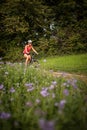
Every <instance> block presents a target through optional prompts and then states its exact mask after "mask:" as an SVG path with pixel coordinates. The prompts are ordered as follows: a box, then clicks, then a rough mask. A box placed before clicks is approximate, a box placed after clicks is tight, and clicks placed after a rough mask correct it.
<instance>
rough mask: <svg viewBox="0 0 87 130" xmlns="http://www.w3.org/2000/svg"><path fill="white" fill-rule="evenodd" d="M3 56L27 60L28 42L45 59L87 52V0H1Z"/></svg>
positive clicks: (0, 55) (0, 44)
mask: <svg viewBox="0 0 87 130" xmlns="http://www.w3.org/2000/svg"><path fill="white" fill-rule="evenodd" d="M0 17H1V20H0V57H3V59H5V60H11V61H18V60H21V59H22V58H23V54H22V51H23V48H24V46H25V44H26V42H27V40H29V39H31V40H32V41H33V46H34V47H35V48H36V50H37V51H38V52H39V54H40V57H41V56H51V55H71V54H81V53H86V52H87V0H0Z"/></svg>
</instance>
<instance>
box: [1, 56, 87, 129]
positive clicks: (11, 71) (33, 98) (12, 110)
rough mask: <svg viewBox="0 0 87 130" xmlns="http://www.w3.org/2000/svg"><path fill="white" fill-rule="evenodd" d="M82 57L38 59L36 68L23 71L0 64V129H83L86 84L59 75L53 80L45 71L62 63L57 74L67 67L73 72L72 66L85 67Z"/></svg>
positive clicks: (86, 108) (21, 66)
mask: <svg viewBox="0 0 87 130" xmlns="http://www.w3.org/2000/svg"><path fill="white" fill-rule="evenodd" d="M86 56H87V55H81V56H80V55H78V57H79V58H80V59H81V60H78V61H79V62H77V60H76V59H78V58H77V55H76V57H75V55H74V56H65V57H54V58H53V59H52V58H46V59H45V60H44V59H41V60H40V61H39V62H40V66H35V65H34V64H32V65H30V66H28V67H27V68H25V66H24V64H22V63H14V64H13V63H6V64H5V65H4V64H1V65H0V130H12V129H14V130H48V129H49V130H77V129H79V130H82V129H83V130H85V129H87V125H86V124H87V84H85V83H84V82H82V81H80V80H77V79H75V78H72V79H65V77H63V75H62V77H59V78H56V77H53V76H52V75H50V74H49V73H47V71H45V70H50V69H53V70H55V71H59V70H60V69H58V68H59V66H61V63H62V62H63V64H62V67H61V71H68V70H67V67H68V68H69V70H70V72H75V68H76V66H77V68H78V66H79V68H80V66H82V67H83V66H84V67H86V65H85V63H86V60H85V59H84V58H86ZM71 57H72V60H73V59H75V61H76V62H75V61H72V60H71ZM83 57H84V58H83ZM66 59H67V62H66V63H65V66H64V60H65V61H66ZM83 59H84V60H83ZM83 61H84V62H83ZM80 62H81V63H80ZM82 62H83V63H82ZM58 63H59V64H58ZM71 63H72V67H73V71H71V68H72V67H71V65H70V64H71ZM77 63H78V64H80V65H78V64H77ZM57 65H58V67H57ZM74 67H75V68H74ZM84 67H83V68H84ZM78 72H79V73H84V74H85V71H84V72H83V71H80V70H79V69H78Z"/></svg>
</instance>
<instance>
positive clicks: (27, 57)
mask: <svg viewBox="0 0 87 130" xmlns="http://www.w3.org/2000/svg"><path fill="white" fill-rule="evenodd" d="M24 57H25V58H26V60H25V66H27V65H28V62H30V60H31V56H30V55H27V54H24Z"/></svg>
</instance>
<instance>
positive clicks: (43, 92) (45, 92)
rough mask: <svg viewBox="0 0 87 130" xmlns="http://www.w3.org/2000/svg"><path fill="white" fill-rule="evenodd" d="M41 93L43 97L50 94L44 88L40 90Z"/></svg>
mask: <svg viewBox="0 0 87 130" xmlns="http://www.w3.org/2000/svg"><path fill="white" fill-rule="evenodd" d="M40 94H41V95H42V96H43V97H47V96H48V95H49V93H48V92H47V90H42V91H41V92H40Z"/></svg>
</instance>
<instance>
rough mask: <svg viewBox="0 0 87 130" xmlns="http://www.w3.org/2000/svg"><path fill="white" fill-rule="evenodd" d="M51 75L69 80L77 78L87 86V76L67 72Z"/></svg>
mask: <svg viewBox="0 0 87 130" xmlns="http://www.w3.org/2000/svg"><path fill="white" fill-rule="evenodd" d="M50 73H51V74H52V75H53V76H55V77H61V76H63V77H65V78H68V79H71V78H76V79H79V80H82V81H84V82H85V83H86V84H87V76H86V75H79V74H71V73H67V72H50Z"/></svg>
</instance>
